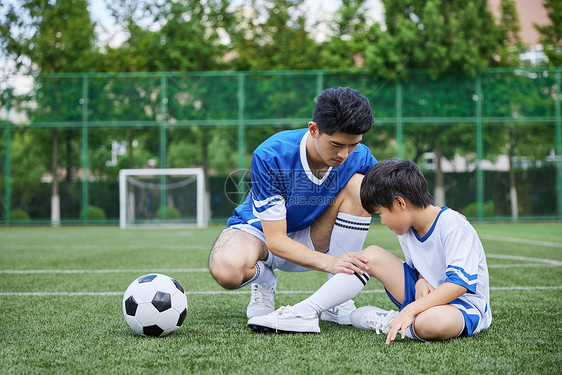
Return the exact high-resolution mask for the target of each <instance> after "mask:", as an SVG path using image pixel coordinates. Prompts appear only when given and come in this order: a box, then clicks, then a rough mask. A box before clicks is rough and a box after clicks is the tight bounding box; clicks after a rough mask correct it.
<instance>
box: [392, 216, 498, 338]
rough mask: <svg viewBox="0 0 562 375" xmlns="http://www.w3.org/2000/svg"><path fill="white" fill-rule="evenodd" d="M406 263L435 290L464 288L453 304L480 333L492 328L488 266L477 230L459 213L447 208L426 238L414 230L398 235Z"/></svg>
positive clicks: (470, 329) (473, 328) (438, 217)
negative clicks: (452, 286)
mask: <svg viewBox="0 0 562 375" xmlns="http://www.w3.org/2000/svg"><path fill="white" fill-rule="evenodd" d="M398 241H399V242H400V246H401V247H402V250H403V251H404V256H405V258H406V263H408V265H409V266H411V267H413V268H415V269H416V270H417V271H418V272H419V273H420V274H421V275H422V276H423V278H424V279H425V280H427V282H428V283H429V284H431V286H433V287H434V288H437V287H438V286H439V285H441V284H443V283H444V282H450V283H454V284H458V285H461V286H463V287H465V288H466V289H467V292H466V293H465V294H464V295H462V296H461V297H459V298H457V299H455V300H454V301H452V302H451V304H453V305H455V306H456V307H458V308H459V309H460V310H461V312H463V314H464V315H465V321H466V322H467V324H468V325H471V324H472V325H473V326H472V327H467V328H468V330H469V332H471V333H477V332H480V331H481V330H483V329H486V328H488V327H489V326H490V323H491V322H492V313H491V310H490V291H489V276H488V265H487V263H486V255H485V254H484V248H483V246H482V243H481V242H480V238H479V237H478V234H477V233H476V230H474V228H473V227H472V225H470V223H469V222H468V220H466V219H465V218H464V217H462V216H461V215H460V214H459V213H458V212H456V211H453V210H450V209H447V207H443V208H442V209H441V211H440V213H439V215H438V216H437V218H436V219H435V222H434V223H433V226H432V227H431V229H430V230H429V232H427V234H425V235H424V236H423V237H419V236H418V234H417V233H416V231H415V230H414V229H413V228H410V230H409V231H408V232H406V233H405V234H403V235H400V236H398Z"/></svg>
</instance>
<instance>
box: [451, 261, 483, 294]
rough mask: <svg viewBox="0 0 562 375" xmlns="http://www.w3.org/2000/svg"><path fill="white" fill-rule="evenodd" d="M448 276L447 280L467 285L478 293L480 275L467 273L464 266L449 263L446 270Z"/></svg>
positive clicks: (472, 291)
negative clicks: (477, 286)
mask: <svg viewBox="0 0 562 375" xmlns="http://www.w3.org/2000/svg"><path fill="white" fill-rule="evenodd" d="M445 274H446V275H447V278H446V279H445V282H450V283H453V284H457V285H460V286H463V287H465V288H466V289H467V290H468V291H469V292H470V293H476V284H477V281H478V275H477V274H475V275H471V274H469V273H467V272H466V271H465V270H464V269H463V268H462V267H458V266H453V265H448V266H447V271H446V272H445Z"/></svg>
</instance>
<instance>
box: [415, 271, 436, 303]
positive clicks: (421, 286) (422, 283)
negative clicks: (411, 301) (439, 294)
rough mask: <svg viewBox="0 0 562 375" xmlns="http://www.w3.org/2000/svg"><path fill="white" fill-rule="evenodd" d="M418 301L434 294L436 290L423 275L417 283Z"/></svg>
mask: <svg viewBox="0 0 562 375" xmlns="http://www.w3.org/2000/svg"><path fill="white" fill-rule="evenodd" d="M415 289H416V296H415V297H416V300H418V299H420V298H423V297H425V296H426V295H428V294H429V293H431V292H433V291H434V290H435V288H434V287H433V286H432V285H431V284H430V283H428V282H427V280H426V279H424V278H423V276H422V275H421V273H420V274H419V276H418V281H416V286H415Z"/></svg>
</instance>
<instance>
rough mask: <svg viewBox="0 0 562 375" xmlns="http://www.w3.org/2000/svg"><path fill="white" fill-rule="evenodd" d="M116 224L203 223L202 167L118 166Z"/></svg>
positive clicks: (202, 224)
mask: <svg viewBox="0 0 562 375" xmlns="http://www.w3.org/2000/svg"><path fill="white" fill-rule="evenodd" d="M119 225H120V227H121V228H127V227H131V226H137V225H152V226H168V227H171V226H185V225H196V226H197V227H205V226H206V225H207V218H206V214H205V176H204V173H203V169H201V168H162V169H122V170H120V171H119Z"/></svg>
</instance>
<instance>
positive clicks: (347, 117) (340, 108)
mask: <svg viewBox="0 0 562 375" xmlns="http://www.w3.org/2000/svg"><path fill="white" fill-rule="evenodd" d="M312 121H314V122H315V123H316V124H317V125H318V130H319V131H320V133H326V134H328V135H332V134H334V133H336V132H342V133H345V134H352V135H359V134H365V133H367V132H368V131H369V129H371V127H372V126H373V122H374V120H373V111H372V109H371V105H370V104H369V100H368V99H367V98H366V97H364V96H363V95H361V93H360V92H359V91H357V90H354V89H351V88H349V87H332V88H329V89H326V90H324V91H322V93H321V94H320V95H319V96H318V97H317V98H316V106H315V107H314V113H313V115H312Z"/></svg>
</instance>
